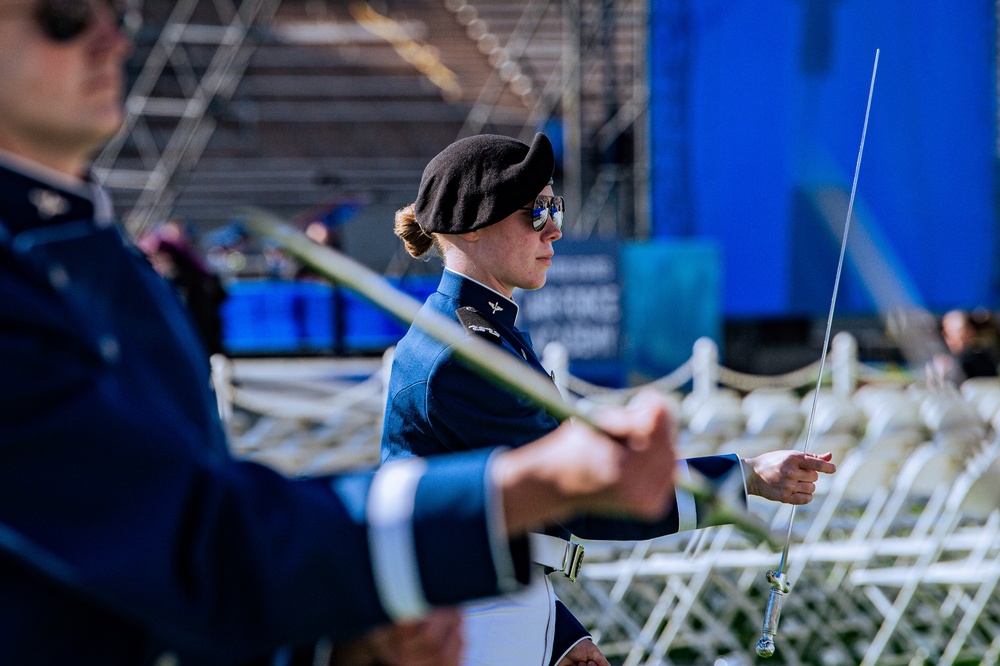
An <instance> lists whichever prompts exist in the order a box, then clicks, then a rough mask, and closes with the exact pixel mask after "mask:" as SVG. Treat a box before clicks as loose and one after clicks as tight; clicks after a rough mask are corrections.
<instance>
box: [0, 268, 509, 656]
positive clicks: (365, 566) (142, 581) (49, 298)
mask: <svg viewBox="0 0 1000 666" xmlns="http://www.w3.org/2000/svg"><path fill="white" fill-rule="evenodd" d="M5 260H9V256H7V257H5V256H4V255H3V253H2V252H0V609H13V610H12V612H14V614H16V615H17V620H18V623H19V624H18V623H10V624H5V623H4V622H0V645H2V646H6V645H10V644H12V643H14V642H16V639H19V637H16V636H14V635H13V634H14V633H15V632H17V631H18V627H21V628H24V627H29V628H30V627H32V626H35V627H36V629H37V626H41V625H32V624H31V623H32V622H42V621H43V620H42V619H43V618H50V621H49V624H47V625H46V626H45V633H47V634H48V635H51V636H53V641H56V642H58V638H57V637H58V636H60V635H62V634H61V632H60V627H59V626H54V625H52V624H51V618H55V617H60V618H64V619H65V624H66V626H67V627H69V626H71V625H72V627H73V629H72V631H74V632H75V633H78V634H81V635H84V634H87V633H88V632H89V630H91V629H92V630H93V635H95V636H104V637H106V636H110V635H113V634H109V633H107V632H106V631H105V630H106V629H107V627H109V626H110V625H112V624H116V625H117V626H118V628H119V629H120V634H118V635H121V636H129V637H135V636H144V637H146V638H148V639H149V640H150V641H151V642H153V643H159V644H163V645H167V646H173V647H175V648H177V649H178V650H179V651H180V652H181V653H182V654H197V655H202V656H206V655H208V656H211V657H218V659H219V662H218V663H222V662H224V661H225V660H232V659H238V658H239V659H242V658H246V657H250V656H255V655H259V654H262V653H264V652H266V651H268V650H271V649H273V648H275V647H277V646H281V645H301V644H306V643H308V642H309V641H312V640H315V639H317V638H319V637H323V636H329V637H331V638H334V639H339V638H344V637H352V636H357V635H360V634H361V633H363V632H365V631H367V630H369V629H371V628H373V627H374V626H377V625H379V624H382V623H385V622H387V621H388V620H389V619H390V617H391V613H390V610H389V604H388V603H387V600H388V601H391V599H389V597H390V596H391V591H390V593H389V594H388V596H387V594H386V593H385V591H384V590H379V589H378V588H377V584H376V579H377V578H379V577H381V576H383V574H384V573H385V572H384V569H385V567H381V566H380V565H379V564H378V562H376V560H375V558H374V556H373V551H372V548H371V545H370V537H371V531H372V530H371V524H370V520H369V518H370V515H369V504H370V502H371V501H372V493H373V490H372V488H373V486H374V484H375V480H376V479H378V478H379V477H378V476H377V475H375V474H374V473H373V472H370V471H369V472H359V473H357V474H349V475H344V476H339V477H334V478H312V479H300V480H295V481H292V480H289V479H287V478H285V477H283V476H281V475H279V474H278V473H276V472H274V471H273V470H271V469H268V468H266V467H264V466H261V465H258V464H254V463H251V462H241V461H236V460H233V459H232V458H231V457H230V456H229V455H228V453H226V452H225V451H224V450H222V449H220V448H219V447H213V446H210V444H211V443H212V442H214V441H217V440H219V439H220V438H221V437H222V434H221V432H222V431H221V425H220V424H219V422H218V418H217V415H215V414H214V412H213V410H214V409H215V406H214V403H213V402H211V401H210V400H209V397H210V393H209V392H208V391H207V386H208V375H207V369H206V370H205V372H204V374H203V375H200V379H198V380H197V381H194V380H192V381H187V382H184V383H182V382H180V380H179V378H181V377H183V376H185V375H184V373H180V372H177V371H176V370H177V368H178V367H179V366H181V365H182V364H185V363H188V362H189V359H188V360H187V361H185V360H184V359H183V358H182V357H183V356H184V354H183V351H184V350H182V349H180V348H177V347H176V346H175V345H173V344H172V339H173V338H172V335H173V332H172V331H171V329H170V327H169V326H167V327H162V326H156V325H153V326H147V325H148V323H149V320H147V319H145V318H144V319H142V320H136V321H130V322H127V323H123V324H122V326H123V328H122V329H121V330H128V331H130V332H131V333H132V334H134V336H138V337H141V336H142V335H147V336H148V339H147V341H146V342H148V344H149V349H150V350H152V351H149V352H147V351H146V348H145V347H143V346H142V345H134V344H133V343H132V342H131V340H132V338H126V337H121V338H120V344H118V345H117V346H116V347H115V348H114V349H112V350H111V351H113V352H114V353H109V350H108V348H107V347H108V344H109V343H108V340H111V338H108V337H106V335H105V333H106V332H107V331H106V330H105V329H101V327H100V326H98V325H93V326H90V324H92V323H93V322H94V321H96V322H98V323H101V325H102V326H103V323H102V322H105V319H103V318H98V317H96V316H95V317H94V318H93V321H88V322H84V324H87V325H84V324H81V320H80V317H81V316H83V315H80V314H79V313H76V312H73V311H68V310H66V309H65V308H63V307H62V305H61V301H60V299H59V298H58V297H57V296H56V294H54V293H53V292H52V291H51V290H49V289H47V288H46V285H45V284H44V283H36V282H32V280H31V279H30V276H27V275H21V274H19V273H18V272H17V270H16V267H13V268H12V267H11V266H10V265H6V266H5V265H4V261H5ZM123 284H125V285H127V284H129V282H127V281H125V282H124V283H123ZM126 291H127V290H126V289H125V287H123V288H122V289H121V290H119V291H117V292H114V293H112V294H110V296H111V297H113V298H116V299H125V300H124V302H126V303H131V301H129V300H127V299H129V298H133V296H135V295H133V294H131V293H126ZM102 293H104V292H103V291H101V292H93V293H92V294H91V295H90V298H91V300H92V301H93V309H94V311H95V312H98V313H99V314H101V317H104V315H106V314H108V313H110V312H112V311H122V310H120V309H115V310H112V309H110V308H105V307H104V306H105V305H108V304H107V303H102V302H100V299H99V296H100V294H102ZM136 298H137V296H136ZM135 303H136V307H137V308H138V307H141V305H140V303H139V301H138V300H136V301H135ZM111 305H114V304H113V303H112V304H111ZM152 307H156V304H155V303H154V304H153V306H152ZM124 311H125V312H128V311H129V309H124ZM106 323H107V325H108V326H113V325H115V323H116V321H115V320H114V319H113V318H110V317H108V318H107V319H106ZM144 327H147V328H149V329H150V330H148V331H145V330H144ZM112 330H113V329H112ZM102 331H103V332H102ZM102 345H103V346H102ZM185 372H187V371H185ZM192 373H194V371H192ZM195 375H196V376H198V375H197V374H196V373H195ZM488 454H489V452H477V453H474V454H469V455H468V456H454V457H452V458H453V459H448V460H444V459H442V460H431V461H427V463H426V465H427V468H426V470H424V471H423V472H422V475H421V476H420V478H419V479H418V482H417V484H416V490H415V493H414V495H413V499H412V507H410V509H409V512H408V513H407V511H406V510H403V511H402V512H401V513H400V514H399V515H400V516H402V520H401V527H400V531H401V532H402V533H408V534H411V536H410V537H409V538H410V539H412V541H413V542H414V543H415V544H416V545H415V546H414V547H415V548H416V550H417V554H416V558H415V559H416V561H417V563H418V566H417V568H416V569H415V570H414V571H412V572H410V573H411V575H412V576H415V577H416V578H417V582H416V583H415V587H416V589H418V590H419V592H420V593H421V594H422V595H423V596H424V597H425V598H426V600H428V601H429V602H430V603H434V602H435V601H437V600H442V601H447V602H448V603H453V602H455V601H459V600H465V599H467V598H472V597H478V596H489V595H493V594H497V593H500V592H503V591H506V590H509V589H511V588H512V587H513V586H516V585H517V574H518V571H520V572H522V573H523V572H524V571H525V570H526V568H527V566H528V564H527V552H526V548H525V547H524V546H523V544H521V545H518V544H514V546H513V547H511V544H509V543H508V542H507V541H506V540H505V539H504V538H503V535H502V531H503V530H502V525H500V526H499V527H498V523H497V519H496V514H497V512H499V511H500V508H499V505H498V498H496V497H492V496H491V495H490V492H491V491H490V488H491V484H490V483H489V481H488V479H489V471H488V470H489V456H488ZM381 473H382V472H381V471H380V472H379V474H381ZM444 479H447V482H445V481H444ZM389 497H390V500H391V494H390V496H389ZM447 528H450V531H449V530H448V529H447ZM469 542H472V543H474V544H475V547H474V548H467V544H468V543H469ZM463 548H464V549H465V550H464V551H463ZM443 552H452V553H455V554H457V553H464V554H465V555H466V557H465V558H464V559H463V561H462V564H461V566H456V567H451V568H449V569H447V571H446V573H447V576H444V575H442V573H443V571H444V570H442V569H441V567H442V564H441V563H440V562H439V561H438V555H439V554H440V553H443ZM25 571H30V572H32V578H31V579H30V581H31V582H30V583H25V582H24V579H23V577H22V578H18V576H19V575H20V574H22V573H23V572H25ZM511 572H513V573H511ZM17 581H20V582H17ZM15 583H16V584H15ZM65 609H72V610H71V611H67V610H65ZM5 617H6V615H5V611H4V610H0V619H2V618H5ZM12 617H13V615H12ZM35 635H36V636H37V635H38V632H37V631H36V632H35ZM8 639H10V641H8ZM119 646H120V647H122V649H125V647H124V646H125V641H124V639H123V640H122V641H121V642H120V643H119ZM129 649H132V648H131V647H130V648H129Z"/></svg>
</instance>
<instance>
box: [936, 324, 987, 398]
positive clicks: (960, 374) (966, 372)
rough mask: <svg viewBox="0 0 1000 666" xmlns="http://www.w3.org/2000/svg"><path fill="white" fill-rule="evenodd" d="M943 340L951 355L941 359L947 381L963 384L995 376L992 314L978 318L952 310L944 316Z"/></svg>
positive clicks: (940, 365)
mask: <svg viewBox="0 0 1000 666" xmlns="http://www.w3.org/2000/svg"><path fill="white" fill-rule="evenodd" d="M941 337H942V338H944V344H945V346H946V347H947V348H948V352H949V353H950V356H946V357H941V358H939V359H938V362H937V363H938V365H939V367H940V370H941V372H942V373H943V374H944V377H945V378H948V379H950V380H951V381H952V382H953V383H961V382H962V381H963V380H965V379H969V378H972V377H995V376H996V375H997V357H996V355H995V351H994V345H995V340H996V329H995V328H994V326H993V322H992V317H990V316H989V313H988V312H985V311H977V312H976V316H975V317H974V316H973V314H970V313H969V312H967V311H965V310H949V311H948V312H946V313H945V314H944V316H942V317H941Z"/></svg>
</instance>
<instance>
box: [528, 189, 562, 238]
mask: <svg viewBox="0 0 1000 666" xmlns="http://www.w3.org/2000/svg"><path fill="white" fill-rule="evenodd" d="M563 208H564V204H563V198H562V197H550V196H548V195H547V194H539V195H538V196H537V197H535V205H534V206H526V207H524V208H522V209H521V210H527V211H531V228H532V229H534V230H535V231H541V230H542V229H544V228H545V223H546V222H548V221H549V216H550V215H551V216H552V223H553V224H555V225H556V229H558V230H559V231H562V225H563Z"/></svg>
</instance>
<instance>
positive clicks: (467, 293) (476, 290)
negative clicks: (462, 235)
mask: <svg viewBox="0 0 1000 666" xmlns="http://www.w3.org/2000/svg"><path fill="white" fill-rule="evenodd" d="M438 291H440V292H441V293H442V294H444V295H445V296H451V297H452V298H454V299H457V300H458V301H459V302H460V303H461V304H462V305H471V306H472V307H474V308H476V309H477V310H479V311H480V312H482V313H483V314H484V315H487V316H488V317H490V318H492V319H495V320H496V321H498V322H500V323H501V324H503V325H504V326H506V327H507V328H514V320H516V319H517V303H515V302H514V301H512V300H510V299H509V298H507V297H506V296H504V295H503V294H501V293H500V292H498V291H495V290H493V289H490V288H489V287H487V286H486V285H485V284H483V283H482V282H477V281H476V280H473V279H472V278H470V277H469V276H467V275H462V274H461V273H458V272H456V271H453V270H451V269H450V268H445V269H444V273H443V274H442V275H441V284H440V286H438Z"/></svg>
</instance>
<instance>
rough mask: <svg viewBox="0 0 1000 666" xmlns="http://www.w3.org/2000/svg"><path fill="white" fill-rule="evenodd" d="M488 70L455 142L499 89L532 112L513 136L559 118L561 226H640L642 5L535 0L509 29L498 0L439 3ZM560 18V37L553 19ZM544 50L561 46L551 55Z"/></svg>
mask: <svg viewBox="0 0 1000 666" xmlns="http://www.w3.org/2000/svg"><path fill="white" fill-rule="evenodd" d="M445 4H446V6H447V7H448V8H449V9H450V10H451V11H452V12H454V13H455V15H456V18H457V19H458V20H459V22H461V23H463V24H465V25H466V28H467V32H468V34H469V36H470V37H471V38H473V39H474V40H476V41H477V42H478V43H479V45H480V50H482V51H484V52H485V53H487V55H488V57H489V62H490V64H491V65H492V66H493V72H492V73H491V75H490V77H489V80H488V81H487V83H486V85H485V86H484V87H483V88H482V90H481V92H480V95H479V97H478V99H477V100H476V101H475V104H474V105H473V107H472V109H471V111H470V112H469V115H468V118H467V120H466V122H465V124H464V126H463V127H462V130H461V132H460V136H468V135H470V134H475V133H477V132H479V131H482V129H483V127H484V126H485V125H486V124H487V123H488V121H489V120H490V118H491V117H492V116H493V115H494V114H495V113H498V112H501V113H502V109H499V108H498V100H499V98H500V94H501V92H502V91H503V90H504V88H505V87H509V88H510V90H511V91H512V92H514V93H515V94H519V95H520V96H521V98H522V99H523V100H524V102H525V103H526V104H528V105H529V108H530V112H529V114H528V116H527V120H526V122H525V124H524V127H523V130H522V132H521V137H520V138H521V139H522V140H524V141H530V139H531V136H532V134H533V133H534V132H535V131H537V129H539V128H541V127H545V126H546V124H547V122H548V121H549V120H551V119H557V120H558V121H559V122H560V124H561V127H562V142H561V143H562V147H563V161H562V170H563V173H562V178H561V186H562V189H563V191H564V192H565V194H566V197H567V201H568V202H569V205H570V207H569V215H570V216H572V217H574V218H575V222H574V223H573V224H571V225H570V226H569V228H570V229H573V230H574V231H573V233H575V234H577V235H582V236H589V235H593V234H601V235H614V234H618V235H623V236H632V235H634V234H635V232H636V231H637V230H638V231H639V232H640V233H641V232H642V230H644V229H646V228H647V221H646V216H647V205H646V203H645V183H646V181H647V173H648V168H647V166H646V161H647V152H648V147H647V143H648V139H647V131H646V123H647V107H648V100H649V92H648V90H649V89H648V83H647V68H646V26H647V15H648V7H647V3H646V1H645V0H625V1H622V0H619V1H617V2H615V1H614V0H533V1H531V2H527V3H525V4H524V5H522V6H521V7H522V9H521V12H520V15H519V16H518V17H517V20H516V24H515V25H514V26H513V28H512V29H510V30H509V31H504V30H503V28H502V27H501V28H498V29H495V28H494V27H493V24H494V23H499V24H500V25H501V26H502V25H503V15H504V13H505V12H508V13H509V12H510V11H511V10H510V8H509V5H508V4H507V3H501V2H499V1H497V0H446V2H445ZM553 20H559V21H560V30H559V33H557V34H555V35H554V34H553V31H552V30H551V29H546V28H551V23H552V21H553ZM552 44H556V45H561V47H560V50H559V52H558V53H556V54H555V56H556V57H555V58H549V59H546V57H545V55H546V54H549V55H552V54H551V53H550V51H549V49H550V48H551V45H552Z"/></svg>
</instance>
